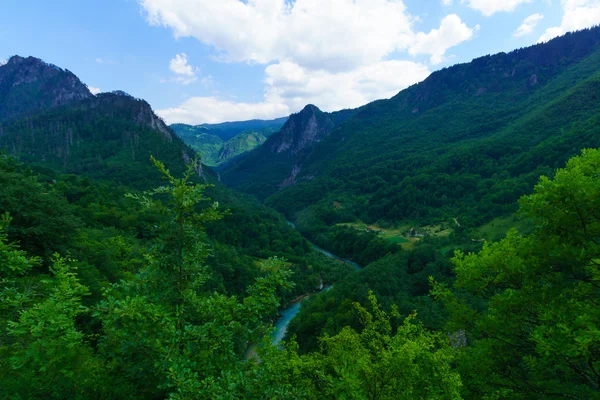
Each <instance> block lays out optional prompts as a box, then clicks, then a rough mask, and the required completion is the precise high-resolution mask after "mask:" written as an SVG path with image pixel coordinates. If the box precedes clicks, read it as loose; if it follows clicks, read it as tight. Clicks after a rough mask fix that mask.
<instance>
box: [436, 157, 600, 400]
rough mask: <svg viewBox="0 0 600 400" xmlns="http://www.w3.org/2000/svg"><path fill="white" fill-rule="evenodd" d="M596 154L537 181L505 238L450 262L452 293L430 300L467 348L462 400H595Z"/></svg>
mask: <svg viewBox="0 0 600 400" xmlns="http://www.w3.org/2000/svg"><path fill="white" fill-rule="evenodd" d="M599 178H600V151H599V150H585V151H583V154H582V155H581V156H579V157H574V158H573V159H571V160H570V161H569V162H568V163H567V166H566V168H565V169H561V170H558V171H557V173H556V176H555V178H554V179H549V178H546V177H542V178H541V179H540V183H539V184H538V185H537V186H536V188H535V193H534V194H533V195H531V196H525V197H523V198H522V199H521V211H522V213H524V214H525V215H526V216H528V217H530V218H531V219H532V220H534V221H535V224H536V230H535V231H534V232H533V233H532V234H530V235H529V236H527V237H523V236H520V235H519V234H518V233H517V232H516V231H511V232H510V233H509V234H508V236H507V237H506V238H505V239H504V240H502V241H500V242H498V243H495V244H491V245H490V244H486V245H485V246H484V248H483V250H482V251H481V252H479V253H478V254H468V255H465V254H462V253H460V252H459V253H457V254H456V257H455V258H454V260H453V262H454V265H455V272H456V275H457V277H456V283H455V285H454V291H451V290H450V289H448V288H447V287H445V286H444V285H441V284H437V285H436V286H435V289H434V293H435V294H436V295H437V296H438V297H440V298H442V299H443V300H444V301H445V303H446V304H447V306H448V309H449V310H450V312H451V314H452V320H451V322H450V328H451V329H454V330H456V329H463V330H464V331H465V332H466V335H467V338H468V342H469V345H468V347H467V348H465V349H464V350H463V354H462V356H461V357H460V363H459V366H460V371H461V373H462V375H463V377H464V380H465V386H466V388H467V389H468V390H467V391H466V394H467V397H470V398H483V397H486V396H487V397H486V398H510V399H529V398H542V399H545V398H570V399H591V398H598V397H599V396H600V329H599V327H600V308H599V307H598V304H599V302H600V273H599V269H598V267H599V266H600V214H599V213H598V210H600V179H599Z"/></svg>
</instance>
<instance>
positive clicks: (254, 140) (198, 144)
mask: <svg viewBox="0 0 600 400" xmlns="http://www.w3.org/2000/svg"><path fill="white" fill-rule="evenodd" d="M285 121H287V117H286V118H278V119H274V120H269V121H264V120H251V121H240V122H225V123H222V124H202V125H196V126H192V125H186V124H173V125H171V129H173V131H174V132H175V133H176V134H177V135H178V136H179V137H181V138H182V139H183V140H184V141H185V142H186V143H187V144H188V145H190V146H191V147H192V148H194V149H195V150H196V151H198V152H200V153H201V154H202V162H203V163H204V164H206V165H208V166H212V167H217V166H219V165H221V164H225V163H227V162H229V161H231V160H233V159H235V158H236V157H239V156H240V155H243V154H245V153H247V152H248V151H250V150H253V149H255V148H256V147H258V146H260V145H261V144H262V143H264V142H265V140H266V139H267V137H269V136H271V135H272V134H274V133H275V132H277V131H279V129H280V128H281V127H282V126H283V124H284V123H285Z"/></svg>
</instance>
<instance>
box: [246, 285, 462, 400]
mask: <svg viewBox="0 0 600 400" xmlns="http://www.w3.org/2000/svg"><path fill="white" fill-rule="evenodd" d="M368 298H369V305H370V306H369V308H370V310H369V309H367V308H364V307H362V306H361V305H359V304H356V303H355V304H354V307H355V311H357V316H358V318H359V320H360V321H361V324H362V325H363V329H362V332H361V333H358V332H356V331H355V330H353V329H351V328H349V327H346V328H344V329H343V330H342V331H341V332H340V333H339V334H337V335H335V336H325V337H323V338H322V339H321V350H320V351H317V352H315V353H310V354H307V355H304V356H300V357H298V356H296V355H295V347H294V346H293V344H292V345H291V346H289V347H288V348H286V350H285V352H286V353H287V355H286V356H285V357H282V356H281V355H279V354H277V353H275V352H273V351H272V350H271V351H270V352H268V351H267V352H266V354H265V353H263V354H261V357H262V360H263V362H262V363H261V365H260V366H259V368H262V369H264V370H267V371H269V369H273V365H276V366H277V365H278V368H277V369H276V372H277V373H276V374H273V375H267V374H265V375H267V376H268V378H267V379H268V381H267V385H268V387H269V388H271V390H273V389H280V390H282V389H287V391H288V394H287V396H289V397H284V396H281V395H280V396H274V397H273V398H306V399H398V398H406V399H423V398H428V399H459V398H460V394H459V389H460V387H461V380H460V377H459V375H458V374H457V373H456V372H455V371H453V370H452V367H451V363H452V362H453V359H454V350H453V349H452V348H451V347H450V346H449V344H448V339H447V338H445V337H444V336H442V335H440V334H432V333H429V332H427V331H426V330H425V329H423V327H422V326H420V325H419V324H415V323H414V321H413V318H414V316H410V317H408V318H406V319H405V320H404V322H403V323H401V324H399V325H398V324H396V325H397V326H398V328H397V329H392V322H391V320H392V319H397V318H398V317H399V315H398V312H397V310H395V309H392V312H391V315H388V314H387V313H386V312H384V311H383V310H382V309H381V308H380V306H379V305H378V303H377V299H376V297H375V296H374V295H373V293H369V296H368ZM262 365H265V366H264V367H263V366H262ZM285 380H291V381H292V382H297V383H296V384H295V385H293V386H285V385H282V383H284V382H285ZM292 388H293V389H296V392H295V393H294V391H293V389H292ZM302 389H304V390H305V391H304V392H303V393H301V394H300V393H298V391H299V390H302ZM256 398H258V396H256Z"/></svg>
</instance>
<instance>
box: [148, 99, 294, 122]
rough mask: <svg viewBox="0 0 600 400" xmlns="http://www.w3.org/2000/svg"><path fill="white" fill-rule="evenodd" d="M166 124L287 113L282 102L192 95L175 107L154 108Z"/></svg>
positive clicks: (242, 118) (273, 116) (262, 116)
mask: <svg viewBox="0 0 600 400" xmlns="http://www.w3.org/2000/svg"><path fill="white" fill-rule="evenodd" d="M156 113H157V114H158V115H160V116H161V117H162V118H164V120H165V121H166V122H167V123H168V124H172V123H175V122H179V123H187V124H198V123H201V122H206V123H218V122H224V121H238V120H249V119H254V118H259V119H273V118H277V117H283V116H286V115H288V114H289V109H288V108H287V107H286V106H285V105H282V104H270V103H234V102H231V101H226V100H219V99H217V98H216V97H192V98H190V99H188V100H187V101H185V102H184V103H183V104H182V105H180V106H179V107H176V108H167V109H163V110H156Z"/></svg>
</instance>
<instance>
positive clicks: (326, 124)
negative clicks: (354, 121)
mask: <svg viewBox="0 0 600 400" xmlns="http://www.w3.org/2000/svg"><path fill="white" fill-rule="evenodd" d="M334 126H335V124H334V123H333V120H332V119H331V117H330V116H329V114H327V113H324V112H322V111H321V110H319V109H318V108H317V107H316V106H314V105H312V104H309V105H307V106H306V107H304V109H303V110H302V111H300V112H299V113H298V114H292V115H291V116H290V119H289V120H288V121H287V122H286V123H285V125H284V126H283V128H281V131H279V133H276V134H275V135H273V136H272V137H271V139H270V140H269V142H268V146H269V148H270V149H271V152H273V153H288V154H290V155H294V156H295V155H297V154H299V153H300V152H301V151H302V150H305V149H307V148H309V147H311V146H312V145H314V144H315V143H318V142H320V141H321V140H322V139H323V138H324V137H326V136H327V135H329V133H330V132H331V130H332V129H333V127H334Z"/></svg>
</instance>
